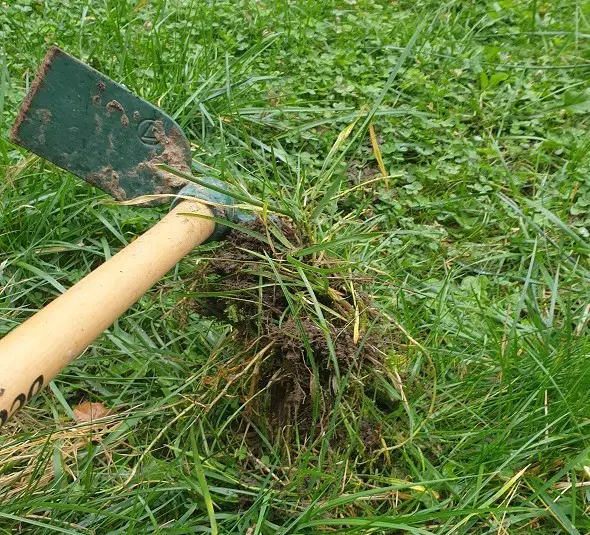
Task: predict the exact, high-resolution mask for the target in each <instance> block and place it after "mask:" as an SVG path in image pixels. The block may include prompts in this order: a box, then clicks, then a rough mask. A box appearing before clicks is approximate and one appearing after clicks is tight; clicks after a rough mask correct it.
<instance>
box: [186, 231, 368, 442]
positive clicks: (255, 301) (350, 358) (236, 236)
mask: <svg viewBox="0 0 590 535" xmlns="http://www.w3.org/2000/svg"><path fill="white" fill-rule="evenodd" d="M249 228H250V229H251V230H253V231H255V232H258V233H260V234H262V235H267V230H266V228H265V226H264V224H263V223H262V222H261V221H256V222H254V223H252V224H250V225H249ZM281 232H282V233H283V235H284V236H285V237H286V238H287V239H288V240H289V242H290V243H291V244H293V245H294V246H295V247H299V246H303V245H305V243H304V240H303V239H302V238H301V236H300V235H299V234H298V233H297V232H296V231H295V229H294V228H293V227H292V226H291V225H289V224H288V223H287V222H284V221H283V222H282V224H281ZM272 243H273V245H272V246H271V245H270V244H269V243H264V242H262V241H260V240H258V239H256V238H255V237H251V236H250V235H248V234H245V233H243V232H239V231H232V233H231V234H230V235H229V236H228V238H227V239H226V241H225V242H224V244H223V245H222V246H221V247H220V248H219V249H217V252H216V253H215V255H214V257H213V258H212V259H211V260H210V261H209V263H208V265H207V267H206V268H205V270H204V271H203V272H201V273H200V274H199V275H197V278H198V280H195V284H194V286H193V290H194V291H195V293H197V294H199V293H212V292H215V293H220V292H222V293H225V292H227V295H222V296H213V297H211V296H205V297H198V298H196V300H195V301H194V303H193V307H192V308H193V309H194V310H196V311H197V312H198V313H199V314H200V315H203V316H207V317H213V318H216V319H219V320H221V321H223V322H224V323H231V324H232V325H233V328H234V335H235V336H234V337H233V339H232V343H233V344H239V346H241V348H243V350H244V351H246V352H247V351H249V352H250V353H251V355H252V357H254V356H255V355H256V354H257V352H258V351H260V350H261V349H262V348H264V347H266V346H267V345H269V344H272V346H271V348H270V350H269V351H268V352H267V353H266V354H265V358H264V359H262V364H261V365H260V368H259V370H258V373H257V374H255V375H253V377H254V379H251V382H250V383H249V384H248V388H245V390H248V391H249V395H250V396H252V395H253V394H254V393H255V392H258V391H260V390H262V389H265V394H264V395H262V396H258V397H257V398H256V401H255V402H254V403H251V404H250V406H249V411H250V412H249V413H250V414H251V416H252V418H257V419H260V420H263V421H265V422H266V423H268V424H270V425H271V426H272V427H273V428H274V429H277V430H279V429H282V430H283V431H282V435H283V437H284V436H285V434H286V433H288V432H286V431H285V429H291V426H292V425H297V427H298V432H299V434H300V437H301V433H307V432H309V431H310V430H311V428H312V427H315V428H316V429H317V428H318V427H320V428H321V427H323V425H324V423H325V420H326V417H327V415H328V414H329V412H330V408H331V405H332V402H333V399H334V397H335V395H336V390H337V389H338V388H339V385H338V381H336V377H337V373H336V367H337V368H338V370H339V374H340V376H341V377H342V376H345V375H346V374H347V373H348V372H353V373H355V372H357V371H358V370H360V368H361V366H362V364H363V361H364V360H365V358H366V356H367V354H368V353H369V352H370V353H371V355H372V356H373V358H372V361H373V362H374V361H375V359H376V358H377V357H376V356H375V352H374V350H373V348H374V344H373V343H365V344H362V343H361V342H357V343H355V340H354V336H353V325H354V317H355V307H354V306H353V301H352V299H351V297H350V296H349V295H348V291H347V290H346V289H345V285H344V284H343V281H342V280H339V279H336V278H334V279H333V280H331V281H330V291H328V292H325V293H321V291H320V290H317V289H316V290H315V294H316V297H317V299H318V301H320V303H321V304H322V305H323V306H324V307H326V308H327V309H332V310H335V311H337V312H338V314H339V315H340V316H342V317H343V319H342V318H336V316H335V315H330V314H329V313H326V312H324V317H325V318H326V322H327V331H328V333H326V332H325V330H326V327H324V328H322V327H320V322H319V321H318V318H317V316H316V315H315V313H314V312H313V306H312V305H309V308H308V309H306V310H304V309H303V308H302V307H301V299H299V300H297V299H295V298H294V297H291V302H292V303H294V302H296V303H298V304H297V305H295V306H290V305H289V300H288V299H287V297H286V296H285V292H284V289H283V287H281V285H280V284H279V283H278V278H277V276H276V275H275V274H274V273H273V271H272V269H271V266H270V265H269V263H268V262H266V261H265V260H264V259H261V258H260V255H262V256H264V255H265V254H266V255H268V256H269V257H271V258H272V259H273V265H274V266H275V268H276V269H278V270H279V275H280V278H281V280H282V281H283V284H284V285H287V286H289V285H290V288H291V289H290V293H291V295H293V294H294V293H296V292H300V293H305V294H306V295H309V294H307V292H306V290H305V287H302V286H301V284H302V281H301V278H300V277H299V276H298V274H297V272H296V270H295V269H293V267H292V266H291V265H290V264H288V263H287V262H286V261H285V259H286V256H287V253H288V251H285V250H284V248H283V247H282V246H281V245H280V244H279V243H278V242H277V241H276V240H273V242H272ZM301 260H303V261H305V262H307V263H310V264H314V262H316V261H315V260H314V259H312V258H303V259H301ZM317 262H322V263H324V265H328V262H329V261H327V260H326V259H325V258H324V259H323V260H321V261H319V260H318V261H317ZM316 267H318V266H317V264H316ZM308 276H309V275H308ZM296 284H297V285H298V286H296V287H295V285H296ZM359 299H360V298H359V296H358V295H357V305H359V306H358V309H360V310H361V311H362V313H363V315H364V316H366V315H367V314H371V312H370V311H371V308H370V306H369V304H368V303H366V302H365V303H358V300H359ZM364 299H365V300H366V298H364ZM295 307H300V308H301V310H297V309H296V310H295V313H294V308H295ZM327 334H329V337H328V336H327ZM328 338H329V339H331V341H332V344H333V347H334V351H333V353H332V352H331V351H330V347H329V342H328ZM361 338H362V333H361ZM359 348H360V349H359ZM334 356H335V359H334ZM246 358H247V356H246ZM314 367H315V369H316V370H317V372H316V373H315V374H314V372H313V369H314ZM252 381H254V382H255V384H253V383H252ZM242 397H247V395H243V396H242ZM314 405H315V407H316V408H317V411H316V414H317V415H318V418H317V419H316V420H315V421H314V419H313V417H312V414H313V408H314Z"/></svg>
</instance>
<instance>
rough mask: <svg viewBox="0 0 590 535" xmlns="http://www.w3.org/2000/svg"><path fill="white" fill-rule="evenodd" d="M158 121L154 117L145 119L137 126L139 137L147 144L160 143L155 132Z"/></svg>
mask: <svg viewBox="0 0 590 535" xmlns="http://www.w3.org/2000/svg"><path fill="white" fill-rule="evenodd" d="M155 123H156V121H154V120H153V119H145V120H143V121H141V123H139V125H138V126H137V133H138V134H139V139H140V140H141V142H142V143H144V144H145V145H151V146H153V145H157V144H158V143H160V142H159V141H158V139H157V138H156V136H155V133H154V125H155Z"/></svg>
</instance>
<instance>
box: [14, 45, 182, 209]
mask: <svg viewBox="0 0 590 535" xmlns="http://www.w3.org/2000/svg"><path fill="white" fill-rule="evenodd" d="M10 139H11V141H13V142H14V143H16V144H18V145H20V146H21V147H24V148H26V149H28V150H30V151H32V152H34V153H35V154H38V155H39V156H41V157H42V158H45V159H46V160H49V161H50V162H53V163H54V164H56V165H58V166H59V167H61V168H63V169H66V170H67V171H70V172H71V173H73V174H75V175H77V176H79V177H80V178H82V179H84V180H86V181H87V182H89V183H90V184H92V185H93V186H96V187H97V188H100V189H101V190H103V191H105V192H107V193H109V194H110V195H112V196H113V197H114V198H115V199H117V200H129V199H133V198H135V197H139V196H141V195H149V194H161V193H177V192H178V191H179V190H180V189H181V188H182V186H184V185H185V184H186V181H185V180H183V179H179V178H178V177H175V176H173V175H172V174H170V173H166V172H164V171H162V170H160V169H158V168H157V167H156V165H157V164H158V163H166V164H168V165H170V166H171V167H174V168H176V169H179V170H180V171H184V172H188V171H190V165H191V153H190V145H189V143H188V141H187V139H186V137H185V136H184V134H183V132H182V130H181V129H180V127H179V126H178V124H177V123H176V122H175V121H174V120H172V119H171V118H170V117H168V115H166V114H165V113H164V112H162V111H161V110H159V109H158V108H156V107H155V106H153V105H152V104H150V103H149V102H146V101H145V100H142V99H140V98H139V97H137V96H135V95H134V94H133V93H131V92H130V91H128V90H127V89H125V88H124V87H123V86H121V85H119V84H117V83H115V82H114V81H112V80H110V79H109V78H107V77H106V76H104V75H103V74H101V73H100V72H98V71H97V70H95V69H93V68H92V67H89V66H88V65H85V64H84V63H82V62H81V61H78V60H77V59H76V58H73V57H72V56H70V55H68V54H66V53H65V52H63V51H62V50H60V49H59V48H52V49H51V50H50V51H49V52H48V53H47V55H46V56H45V59H44V60H43V63H42V65H41V68H40V69H39V73H38V74H37V78H36V79H35V81H34V82H33V84H32V86H31V89H30V91H29V94H28V95H27V97H26V99H25V101H24V102H23V104H22V106H21V110H20V113H19V115H18V117H17V119H16V122H15V123H14V126H13V127H12V131H11V133H10ZM159 202H164V201H159ZM157 203H158V201H156V202H155V203H154V202H152V203H151V204H157Z"/></svg>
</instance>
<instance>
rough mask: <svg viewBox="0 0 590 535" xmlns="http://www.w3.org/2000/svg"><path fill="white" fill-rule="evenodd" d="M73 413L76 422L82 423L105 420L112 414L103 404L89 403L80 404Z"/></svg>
mask: <svg viewBox="0 0 590 535" xmlns="http://www.w3.org/2000/svg"><path fill="white" fill-rule="evenodd" d="M73 412H74V417H75V418H76V421H77V422H80V423H85V422H92V421H94V420H98V419H99V418H103V417H104V416H108V415H109V414H110V413H111V411H109V410H108V409H107V408H106V407H105V406H104V404H103V403H100V402H93V403H91V402H89V401H83V402H82V403H80V404H79V405H78V406H77V407H76V408H74V411H73Z"/></svg>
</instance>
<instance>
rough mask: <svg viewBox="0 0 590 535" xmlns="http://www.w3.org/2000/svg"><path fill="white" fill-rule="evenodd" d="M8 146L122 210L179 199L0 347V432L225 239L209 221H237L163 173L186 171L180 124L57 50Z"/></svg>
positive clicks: (210, 195) (208, 196)
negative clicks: (176, 273) (175, 275)
mask: <svg viewBox="0 0 590 535" xmlns="http://www.w3.org/2000/svg"><path fill="white" fill-rule="evenodd" d="M10 137H11V140H12V141H13V142H14V143H16V144H18V145H20V146H21V147H24V148H26V149H28V150H30V151H32V152H34V153H35V154H37V155H39V156H41V157H42V158H44V159H46V160H49V161H50V162H53V163H55V164H56V165H58V166H60V167H62V168H63V169H66V170H68V171H70V172H71V173H73V174H75V175H77V176H78V177H80V178H82V179H84V180H86V181H87V182H89V183H90V184H92V185H93V186H96V187H97V188H100V189H101V190H103V191H105V192H107V193H109V194H110V195H111V196H112V197H114V198H115V199H117V200H132V199H135V198H137V197H140V196H142V197H143V196H145V195H154V194H155V195H160V197H159V198H152V199H150V200H149V201H148V204H156V203H159V202H162V200H161V199H162V197H164V198H165V196H162V194H173V195H178V196H177V197H176V199H177V201H176V204H175V206H174V208H173V209H172V210H171V211H170V212H169V213H168V214H167V215H166V216H165V217H164V218H163V219H162V220H161V221H160V222H159V223H158V224H156V225H155V226H154V227H153V228H152V229H150V230H149V231H148V232H146V233H145V234H143V235H142V236H140V237H139V238H138V239H136V240H135V241H133V242H132V243H131V244H130V245H128V246H127V247H126V248H124V249H123V250H121V251H120V252H119V253H118V254H116V255H115V256H113V257H112V258H111V259H110V260H108V261H107V262H105V263H104V264H102V265H101V266H100V267H98V268H97V269H96V270H95V271H93V272H92V273H90V274H89V275H88V276H86V277H85V278H84V279H82V280H81V281H80V282H78V283H77V284H75V285H74V286H73V287H72V288H70V289H69V290H68V291H67V292H65V293H63V294H62V295H60V296H59V297H58V298H56V299H55V300H54V301H52V302H51V303H50V304H49V305H47V306H46V307H45V308H44V309H42V310H41V311H39V312H37V313H36V314H35V315H33V316H32V317H31V318H29V319H28V320H27V321H25V322H24V323H23V324H21V325H20V326H18V327H17V328H15V329H14V330H12V331H11V332H10V333H9V334H7V335H6V336H5V337H4V338H3V339H2V340H0V424H3V423H4V422H6V420H7V419H8V418H9V417H10V416H11V415H12V414H14V413H15V412H16V411H17V410H19V409H20V408H22V407H23V406H24V405H25V403H27V402H28V401H29V400H30V399H31V398H32V397H33V396H34V395H35V394H37V393H38V392H39V391H40V390H41V389H42V388H44V387H45V386H47V384H48V383H49V382H50V381H51V380H52V379H53V378H54V377H55V376H56V375H57V374H58V373H59V372H60V371H61V370H62V369H63V368H64V367H65V366H66V365H67V364H69V363H70V362H71V361H72V360H74V359H75V358H76V357H78V356H79V355H80V354H81V353H82V352H83V351H84V350H85V349H86V347H88V345H90V344H91V343H92V341H94V340H95V339H96V338H97V337H98V336H99V335H100V334H101V333H102V332H103V331H104V330H105V329H107V328H108V327H109V326H110V325H111V324H112V323H113V322H114V321H115V320H116V319H117V318H118V317H119V316H120V315H121V314H123V313H124V312H125V311H126V310H127V309H128V308H129V307H130V306H131V305H133V303H135V302H136V301H137V300H138V299H139V298H140V297H141V296H142V295H143V294H144V293H145V292H146V291H147V290H149V288H150V287H151V286H152V285H153V284H154V283H155V282H156V281H158V280H159V279H160V278H161V277H162V276H163V275H164V274H165V273H166V272H167V271H168V270H170V269H171V268H172V267H173V266H174V265H175V264H176V263H177V262H178V261H179V260H180V259H182V258H183V257H184V256H185V255H187V254H188V253H189V252H190V251H191V250H192V249H193V248H194V247H196V246H197V245H199V244H200V243H202V242H204V241H205V240H207V239H211V238H216V237H219V235H220V233H221V231H222V229H223V225H221V228H219V227H220V226H219V225H217V228H216V224H215V222H214V221H213V220H212V219H211V218H212V216H213V215H215V216H217V217H218V218H220V217H226V218H231V217H232V216H233V214H235V211H233V210H232V209H231V208H230V207H229V205H231V204H232V199H231V197H229V196H227V195H225V194H223V193H222V192H223V187H220V184H219V183H216V184H214V182H216V181H213V180H212V179H209V180H210V181H211V184H212V189H209V188H206V187H203V186H198V185H195V184H192V183H188V181H187V180H185V179H182V178H178V176H177V175H174V174H172V173H168V172H166V171H164V170H162V168H161V167H160V164H167V165H168V166H170V167H173V168H175V169H178V170H179V171H181V172H185V173H187V172H189V171H190V165H191V153H190V146H189V143H188V141H187V140H186V137H185V136H184V134H183V132H182V131H181V129H180V127H179V126H178V124H176V122H174V120H172V119H171V118H170V117H168V116H167V115H166V114H165V113H163V112H162V111H161V110H159V109H158V108H156V107H155V106H153V105H151V104H150V103H148V102H146V101H144V100H142V99H140V98H139V97H137V96H135V95H134V94H132V93H131V92H130V91H128V90H127V89H126V88H124V87H123V86H121V85H119V84H117V83H115V82H113V81H112V80H110V79H108V78H107V77H106V76H104V75H103V74H101V73H100V72H98V71H96V70H95V69H93V68H91V67H89V66H88V65H85V64H84V63H82V62H80V61H78V60H77V59H75V58H73V57H71V56H69V55H68V54H66V53H65V52H63V51H62V50H60V49H58V48H52V49H51V50H50V51H49V52H48V54H47V55H46V57H45V59H44V61H43V63H42V65H41V68H40V69H39V73H38V75H37V77H36V79H35V81H34V82H33V84H32V86H31V88H30V91H29V93H28V95H27V97H26V98H25V100H24V102H23V104H22V107H21V109H20V112H19V114H18V116H17V119H16V121H15V124H14V126H13V128H12V131H11V134H10ZM187 197H192V198H194V199H195V200H186V199H187ZM179 199H185V200H179ZM213 205H214V206H216V207H217V208H212V206H213ZM223 207H226V208H225V209H224V208H223Z"/></svg>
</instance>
